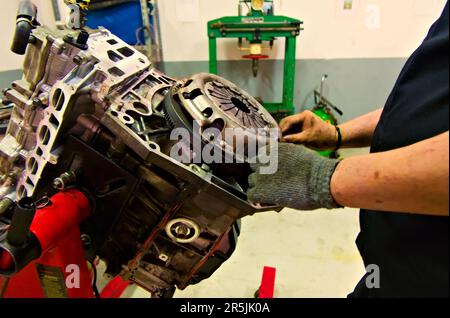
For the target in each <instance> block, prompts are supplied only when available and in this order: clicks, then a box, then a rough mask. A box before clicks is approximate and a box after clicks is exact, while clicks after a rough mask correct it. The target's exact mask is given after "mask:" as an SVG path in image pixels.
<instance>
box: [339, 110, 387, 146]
mask: <svg viewBox="0 0 450 318" xmlns="http://www.w3.org/2000/svg"><path fill="white" fill-rule="evenodd" d="M382 112H383V108H380V109H377V110H375V111H373V112H371V113H368V114H366V115H363V116H360V117H358V118H355V119H353V120H350V121H348V122H346V123H344V124H342V125H339V128H341V134H342V148H360V147H368V146H370V144H371V143H372V137H373V134H374V132H375V128H376V127H377V125H378V122H379V121H380V117H381V114H382Z"/></svg>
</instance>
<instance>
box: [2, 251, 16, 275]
mask: <svg viewBox="0 0 450 318" xmlns="http://www.w3.org/2000/svg"><path fill="white" fill-rule="evenodd" d="M13 266H14V261H13V259H12V257H11V255H10V254H9V253H7V252H6V251H2V250H0V269H2V270H7V269H8V268H11V267H13Z"/></svg>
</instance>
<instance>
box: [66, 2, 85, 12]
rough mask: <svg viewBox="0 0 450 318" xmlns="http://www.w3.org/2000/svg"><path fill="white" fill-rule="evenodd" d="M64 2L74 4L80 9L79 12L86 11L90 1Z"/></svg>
mask: <svg viewBox="0 0 450 318" xmlns="http://www.w3.org/2000/svg"><path fill="white" fill-rule="evenodd" d="M65 2H66V3H68V4H76V5H78V6H79V7H80V8H81V10H87V9H89V4H90V3H91V0H65Z"/></svg>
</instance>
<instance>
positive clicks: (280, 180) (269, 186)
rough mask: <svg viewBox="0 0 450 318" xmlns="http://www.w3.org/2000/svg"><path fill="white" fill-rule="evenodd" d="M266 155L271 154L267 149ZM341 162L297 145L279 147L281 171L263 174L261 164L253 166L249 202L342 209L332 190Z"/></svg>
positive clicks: (280, 145)
mask: <svg viewBox="0 0 450 318" xmlns="http://www.w3.org/2000/svg"><path fill="white" fill-rule="evenodd" d="M263 151H268V149H267V148H265V149H264V150H263ZM338 163H339V160H332V159H327V158H324V157H321V156H319V155H318V154H317V153H315V152H313V151H312V150H309V149H307V148H305V147H304V146H298V145H294V144H287V143H280V144H279V145H278V169H277V171H276V172H275V173H273V174H261V171H262V170H260V168H261V166H264V165H262V164H261V163H259V162H258V163H255V164H253V163H252V164H250V166H251V168H252V170H253V173H252V174H251V175H250V176H249V179H248V180H249V186H250V187H249V189H248V191H247V195H248V199H249V200H250V201H251V202H253V203H260V204H276V205H278V206H282V207H289V208H293V209H298V210H315V209H319V208H326V209H333V208H338V207H340V206H339V205H338V204H337V203H336V202H335V201H334V199H333V197H332V195H331V190H330V181H331V176H332V175H333V173H334V170H335V169H336V166H337V165H338Z"/></svg>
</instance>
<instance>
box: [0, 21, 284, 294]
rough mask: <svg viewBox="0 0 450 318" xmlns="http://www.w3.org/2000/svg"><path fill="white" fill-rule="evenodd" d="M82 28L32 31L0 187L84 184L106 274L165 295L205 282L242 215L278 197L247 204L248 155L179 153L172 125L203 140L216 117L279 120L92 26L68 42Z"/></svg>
mask: <svg viewBox="0 0 450 318" xmlns="http://www.w3.org/2000/svg"><path fill="white" fill-rule="evenodd" d="M73 33H74V31H72V30H51V29H48V28H46V27H43V26H41V27H38V28H36V29H35V30H33V33H32V37H33V41H31V43H30V44H29V46H28V49H27V53H26V57H25V63H24V69H23V77H22V79H20V80H18V81H15V82H14V83H13V84H12V87H11V88H10V89H8V90H6V91H5V98H6V99H7V100H8V101H9V102H11V103H13V104H14V108H13V111H12V115H11V118H10V121H9V125H8V128H7V131H6V134H5V136H4V138H3V139H2V141H1V142H0V168H1V174H2V178H1V183H0V196H1V198H5V197H8V198H11V199H12V200H18V199H19V198H21V197H25V196H28V197H32V198H34V199H35V200H38V199H40V198H42V197H44V196H50V195H52V194H53V193H55V192H56V191H57V190H56V189H55V187H56V188H58V189H63V188H65V187H68V186H77V187H80V188H82V189H84V190H86V191H88V192H89V193H90V194H91V196H92V198H93V202H95V208H94V211H93V214H92V216H91V217H90V218H89V219H88V220H87V221H86V222H85V223H84V224H82V227H81V230H82V233H83V235H84V236H85V237H89V238H90V242H91V244H90V246H89V249H88V250H87V251H86V254H87V257H88V258H91V259H94V258H95V257H97V256H98V257H100V258H101V259H102V260H104V261H105V263H106V266H107V268H106V274H107V275H110V276H116V275H119V274H120V275H121V276H122V277H123V278H124V279H128V280H130V281H133V282H135V283H136V284H138V285H140V286H142V287H143V288H145V289H147V290H149V291H151V292H152V293H153V294H154V295H159V296H165V295H170V294H171V293H173V290H174V288H175V286H177V287H178V288H180V289H183V288H185V287H187V286H188V285H190V284H195V283H198V282H199V281H201V280H202V279H205V278H207V277H209V276H210V275H211V274H212V273H213V272H214V271H215V270H216V269H217V268H218V267H219V266H220V265H221V264H222V263H223V262H224V261H226V260H227V259H228V258H229V257H230V255H231V254H232V252H233V250H234V248H235V246H236V241H237V237H238V235H239V230H240V226H239V219H240V218H242V217H244V216H246V215H250V214H253V213H255V212H258V211H267V210H273V209H275V208H276V207H273V206H265V207H261V206H254V205H252V204H251V203H249V202H248V200H247V197H246V195H245V189H246V187H247V184H246V182H247V181H246V180H247V176H248V173H249V167H248V166H247V165H246V164H244V163H242V164H239V163H234V164H209V165H207V164H205V163H203V162H197V163H183V162H180V161H177V160H175V159H173V158H171V157H170V149H171V148H172V147H173V145H174V143H175V141H174V140H171V138H170V135H171V132H172V131H173V130H174V129H176V128H180V127H182V128H186V129H188V131H190V132H191V133H193V130H194V129H197V130H198V134H199V136H201V139H202V140H201V143H202V145H205V144H207V143H208V140H209V139H208V138H210V137H209V136H205V134H204V132H205V131H206V130H207V128H210V127H215V128H218V129H219V130H223V129H225V128H239V127H241V128H263V129H266V130H267V131H268V130H269V129H270V128H275V127H277V124H276V122H275V120H274V119H273V118H272V117H271V116H270V114H269V113H268V112H267V111H265V110H264V108H263V107H262V106H261V105H260V104H259V103H258V102H257V101H256V100H255V99H254V98H253V97H251V96H250V95H248V94H246V93H245V92H243V91H242V90H240V89H239V88H238V87H236V86H235V85H233V84H232V83H230V82H228V81H226V80H224V79H222V78H220V77H218V76H215V75H210V74H197V75H194V76H193V77H192V78H190V79H185V80H177V79H174V78H171V77H169V76H167V75H165V74H163V73H161V72H159V71H158V70H156V69H154V68H153V67H152V65H151V63H150V62H149V61H148V59H147V58H146V57H145V56H144V55H143V54H141V53H139V52H138V51H137V50H135V49H134V48H133V47H131V46H128V45H127V44H126V43H125V42H123V41H122V40H120V39H119V38H118V37H116V36H114V35H113V34H111V33H110V32H109V31H108V30H106V29H99V30H92V31H90V36H89V41H88V48H87V49H83V48H80V47H77V46H75V45H73V44H72V42H71V41H67V39H68V38H70V37H71V36H72V37H73V36H74V35H73ZM250 138H255V139H257V138H258V137H257V136H256V135H255V136H252V135H250ZM185 146H186V147H188V148H189V147H191V146H190V145H185ZM219 147H220V148H221V149H222V150H223V151H224V152H228V153H231V154H234V153H235V152H236V149H234V148H233V146H232V145H229V144H227V143H226V142H225V141H222V142H220V143H219ZM189 150H191V154H192V157H195V153H194V151H193V150H192V149H191V148H189ZM64 174H66V176H73V180H70V178H68V180H64V178H63V180H61V178H59V177H60V176H61V175H64ZM58 178H59V184H54V181H55V179H58ZM61 181H63V182H62V183H64V182H67V184H65V185H64V184H61ZM1 198H0V199H1Z"/></svg>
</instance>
